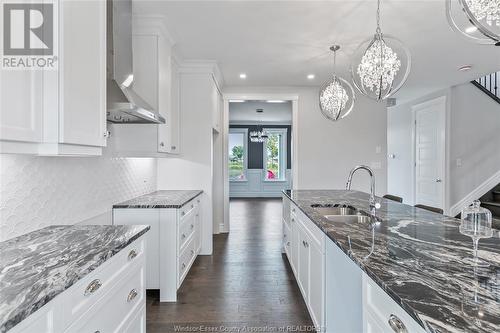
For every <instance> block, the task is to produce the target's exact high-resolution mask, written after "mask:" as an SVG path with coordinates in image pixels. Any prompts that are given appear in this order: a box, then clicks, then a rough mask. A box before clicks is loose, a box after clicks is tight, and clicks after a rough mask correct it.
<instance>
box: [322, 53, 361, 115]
mask: <svg viewBox="0 0 500 333" xmlns="http://www.w3.org/2000/svg"><path fill="white" fill-rule="evenodd" d="M339 49H340V46H339V45H333V46H332V47H330V51H332V52H333V75H332V77H331V79H330V80H329V81H327V82H326V83H325V84H323V86H322V87H321V89H320V91H319V107H320V109H321V113H322V114H323V115H324V116H325V117H326V118H327V119H330V120H333V121H337V120H339V119H342V118H345V117H346V116H347V115H348V114H349V113H350V112H351V111H352V109H353V107H354V100H355V95H354V89H353V88H352V86H351V84H350V83H349V82H347V81H346V80H344V79H343V78H342V77H340V76H338V75H337V74H336V65H337V51H338V50H339Z"/></svg>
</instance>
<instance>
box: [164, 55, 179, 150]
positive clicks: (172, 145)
mask: <svg viewBox="0 0 500 333" xmlns="http://www.w3.org/2000/svg"><path fill="white" fill-rule="evenodd" d="M170 63H171V68H170V72H171V82H170V99H171V100H170V113H169V116H168V124H167V126H168V142H167V144H166V147H167V150H168V153H170V154H179V153H180V150H181V148H180V126H181V125H180V121H181V117H180V103H179V101H180V77H179V72H178V71H179V65H178V64H177V62H176V61H175V60H174V58H173V57H172V58H171V61H170Z"/></svg>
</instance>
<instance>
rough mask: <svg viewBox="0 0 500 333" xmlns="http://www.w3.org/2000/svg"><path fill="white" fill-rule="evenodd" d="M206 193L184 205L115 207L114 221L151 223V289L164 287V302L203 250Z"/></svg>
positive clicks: (173, 296)
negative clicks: (172, 206)
mask: <svg viewBox="0 0 500 333" xmlns="http://www.w3.org/2000/svg"><path fill="white" fill-rule="evenodd" d="M201 207H202V196H197V197H196V198H194V199H192V200H191V201H189V202H188V203H186V204H185V205H184V206H182V207H181V208H114V209H113V224H115V225H135V224H148V225H150V226H151V230H150V231H149V233H148V234H147V235H148V258H150V260H148V262H147V267H146V270H147V272H148V278H147V281H146V288H147V289H160V301H161V302H175V301H176V300H177V290H178V289H179V288H180V286H181V284H182V282H183V281H184V278H185V277H186V275H187V274H188V272H189V269H190V268H191V266H192V265H193V263H194V261H195V260H196V257H197V256H198V254H199V253H200V250H201V232H202V230H201V229H202V216H203V215H202V212H201Z"/></svg>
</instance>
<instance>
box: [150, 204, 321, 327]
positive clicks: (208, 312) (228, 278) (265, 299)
mask: <svg viewBox="0 0 500 333" xmlns="http://www.w3.org/2000/svg"><path fill="white" fill-rule="evenodd" d="M230 214H231V232H230V233H229V234H221V235H214V252H213V255H212V256H198V258H197V259H196V261H195V263H194V265H193V267H192V268H191V270H190V272H189V274H188V275H187V277H186V279H185V280H184V283H183V284H182V286H181V288H180V289H179V293H178V302H177V303H160V302H159V301H158V292H157V291H148V297H147V308H146V311H147V332H148V333H157V332H158V333H159V332H161V333H164V332H182V331H185V332H186V331H190V332H202V331H205V332H223V331H225V332H242V331H244V330H245V331H252V330H253V331H254V332H278V331H281V332H283V331H285V332H286V331H294V332H297V331H310V328H311V327H312V322H311V319H310V317H309V314H308V312H307V308H306V305H305V303H304V301H303V300H302V296H301V294H300V290H299V288H298V286H297V284H296V281H295V278H294V276H293V273H292V270H291V268H290V265H289V264H288V261H287V259H286V257H285V255H284V254H283V255H282V254H281V233H282V230H281V199H232V200H231V204H230Z"/></svg>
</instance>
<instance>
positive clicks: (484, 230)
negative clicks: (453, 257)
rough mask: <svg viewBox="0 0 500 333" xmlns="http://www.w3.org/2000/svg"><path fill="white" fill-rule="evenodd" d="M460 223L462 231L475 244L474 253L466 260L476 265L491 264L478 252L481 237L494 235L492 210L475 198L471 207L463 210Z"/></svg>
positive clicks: (484, 265) (485, 265)
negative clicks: (478, 254)
mask: <svg viewBox="0 0 500 333" xmlns="http://www.w3.org/2000/svg"><path fill="white" fill-rule="evenodd" d="M461 219H462V221H461V223H460V227H459V230H460V233H462V234H463V235H466V236H469V237H471V238H472V244H473V246H474V255H473V257H472V258H465V259H464V260H465V262H467V263H470V264H472V265H474V266H482V267H487V266H489V264H488V262H486V261H484V260H482V259H480V258H478V256H477V252H478V247H479V240H480V239H481V238H490V237H491V236H492V235H493V231H492V230H491V212H490V211H489V210H488V209H486V208H484V207H481V202H480V201H479V200H475V201H474V202H473V203H472V204H471V205H470V206H469V207H466V208H464V209H463V210H462V213H461Z"/></svg>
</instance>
